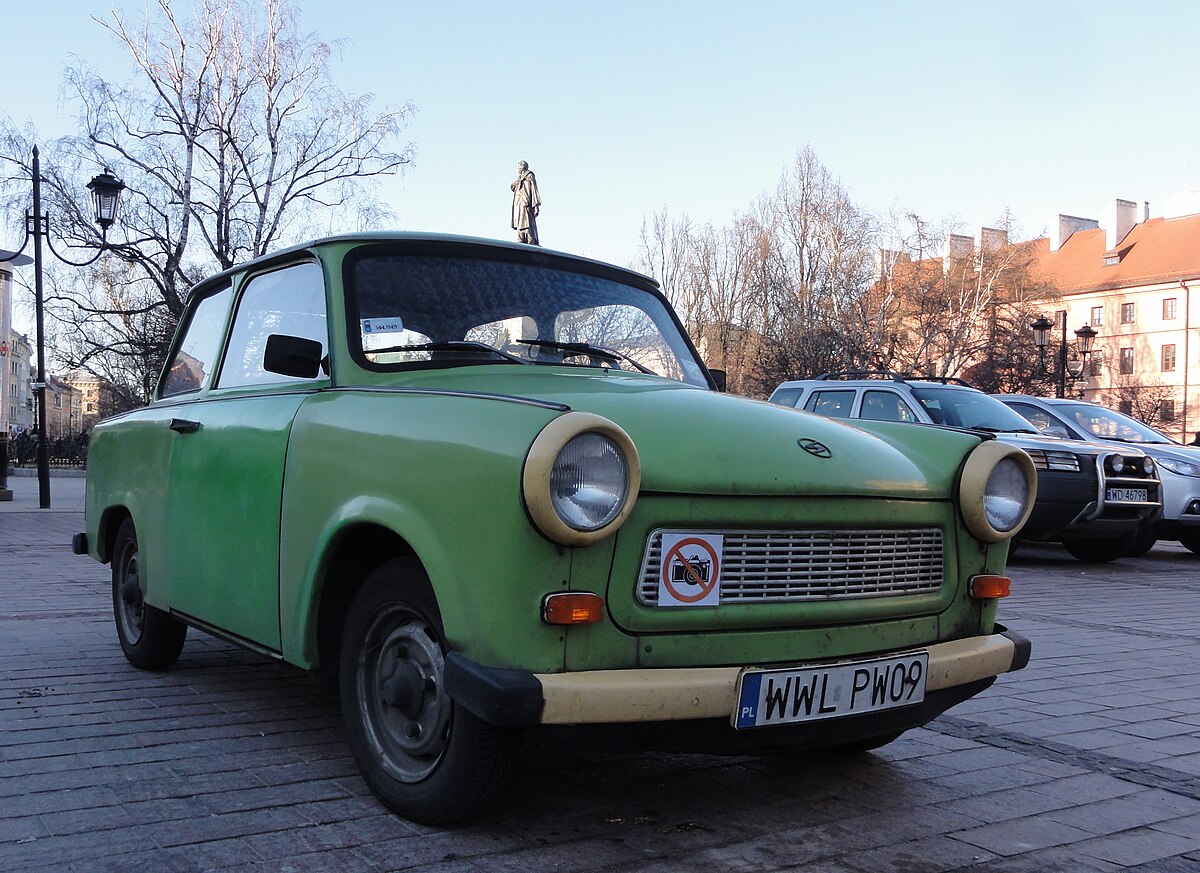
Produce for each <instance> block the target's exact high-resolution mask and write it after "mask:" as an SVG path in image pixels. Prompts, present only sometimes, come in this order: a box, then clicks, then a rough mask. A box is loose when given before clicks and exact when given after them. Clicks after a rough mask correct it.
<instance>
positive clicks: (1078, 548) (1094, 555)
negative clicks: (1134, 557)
mask: <svg viewBox="0 0 1200 873" xmlns="http://www.w3.org/2000/svg"><path fill="white" fill-rule="evenodd" d="M1136 536H1137V535H1136V534H1126V535H1125V536H1122V537H1117V538H1115V539H1110V540H1063V548H1064V549H1066V550H1067V551H1068V552H1070V553H1071V555H1072V556H1074V557H1075V558H1078V559H1079V560H1080V561H1086V562H1087V563H1089V564H1107V563H1108V562H1109V561H1115V560H1116V559H1117V558H1120V557H1123V556H1124V555H1126V554H1128V553H1129V548H1130V546H1132V545H1133V542H1134V540H1135V538H1136Z"/></svg>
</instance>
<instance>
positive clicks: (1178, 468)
mask: <svg viewBox="0 0 1200 873" xmlns="http://www.w3.org/2000/svg"><path fill="white" fill-rule="evenodd" d="M1158 466H1160V467H1163V468H1164V469H1167V470H1170V471H1171V472H1172V473H1177V474H1179V475H1180V476H1200V464H1193V463H1191V462H1190V461H1181V460H1180V459H1179V458H1159V459H1158Z"/></svg>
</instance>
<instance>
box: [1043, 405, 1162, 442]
mask: <svg viewBox="0 0 1200 873" xmlns="http://www.w3.org/2000/svg"><path fill="white" fill-rule="evenodd" d="M1054 411H1055V412H1057V413H1058V414H1059V415H1061V416H1062V417H1063V418H1065V419H1067V420H1068V421H1070V422H1072V423H1073V424H1075V425H1077V426H1078V427H1079V428H1080V429H1081V430H1083V431H1085V432H1087V433H1089V434H1091V435H1092V436H1094V437H1096V439H1101V440H1121V441H1122V442H1127V443H1169V444H1174V443H1175V441H1174V440H1173V439H1171V438H1170V437H1168V436H1164V435H1163V434H1161V433H1159V432H1158V431H1156V430H1155V429H1154V428H1152V427H1150V426H1149V425H1146V424H1142V423H1141V422H1140V421H1138V420H1137V419H1136V418H1130V417H1129V416H1128V415H1125V414H1123V413H1120V412H1114V411H1113V410H1111V409H1105V408H1104V407H1103V406H1092V405H1091V404H1075V403H1071V404H1064V405H1061V406H1060V405H1058V404H1055V406H1054Z"/></svg>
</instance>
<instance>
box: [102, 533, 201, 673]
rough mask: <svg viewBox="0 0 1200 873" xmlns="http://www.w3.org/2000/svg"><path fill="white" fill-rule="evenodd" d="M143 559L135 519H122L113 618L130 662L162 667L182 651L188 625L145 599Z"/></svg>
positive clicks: (115, 552) (114, 570) (148, 667)
mask: <svg viewBox="0 0 1200 873" xmlns="http://www.w3.org/2000/svg"><path fill="white" fill-rule="evenodd" d="M143 593H144V591H143V586H142V560H141V552H140V551H139V550H138V540H137V530H136V529H135V528H134V526H133V519H131V518H127V519H125V521H123V522H121V527H120V528H119V529H118V530H117V540H116V544H115V546H114V548H113V557H112V598H113V618H114V619H115V620H116V624H117V639H119V640H120V641H121V650H122V651H123V652H124V653H125V657H126V658H127V659H128V660H129V663H130V664H133V666H135V667H140V668H141V669H143V670H161V669H163V668H165V667H169V666H170V665H171V664H173V663H175V660H176V659H177V658H178V657H179V653H180V652H181V651H183V641H184V639H185V638H186V637H187V625H186V624H184V623H183V622H181V621H179V620H178V619H175V618H172V617H171V616H170V615H168V614H167V613H165V612H163V611H162V610H161V609H156V608H154V607H153V606H151V605H150V604H148V603H146V601H145V600H144V599H143Z"/></svg>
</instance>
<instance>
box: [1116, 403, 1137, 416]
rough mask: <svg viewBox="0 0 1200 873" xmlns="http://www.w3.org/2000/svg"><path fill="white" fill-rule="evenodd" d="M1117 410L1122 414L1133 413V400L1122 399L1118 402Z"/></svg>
mask: <svg viewBox="0 0 1200 873" xmlns="http://www.w3.org/2000/svg"><path fill="white" fill-rule="evenodd" d="M1117 412H1119V413H1121V414H1122V415H1133V401H1132V400H1120V401H1118V402H1117Z"/></svg>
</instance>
